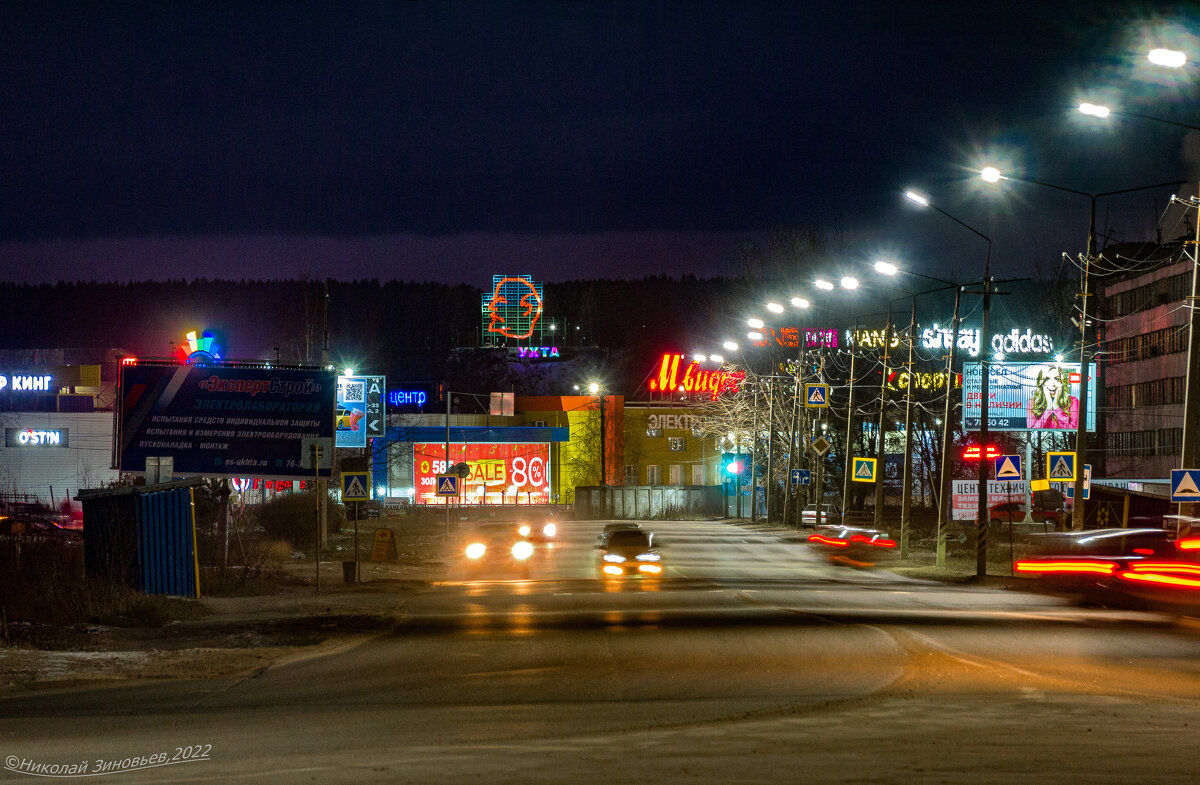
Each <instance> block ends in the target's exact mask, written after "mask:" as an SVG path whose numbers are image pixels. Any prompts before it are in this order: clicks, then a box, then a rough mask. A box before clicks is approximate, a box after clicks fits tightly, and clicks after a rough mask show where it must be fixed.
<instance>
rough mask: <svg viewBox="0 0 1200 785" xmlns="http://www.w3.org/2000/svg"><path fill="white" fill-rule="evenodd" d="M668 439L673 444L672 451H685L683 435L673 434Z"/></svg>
mask: <svg viewBox="0 0 1200 785" xmlns="http://www.w3.org/2000/svg"><path fill="white" fill-rule="evenodd" d="M667 441H668V443H669V444H670V445H671V452H683V450H684V445H683V437H682V436H672V437H670V438H669V439H668V440H667Z"/></svg>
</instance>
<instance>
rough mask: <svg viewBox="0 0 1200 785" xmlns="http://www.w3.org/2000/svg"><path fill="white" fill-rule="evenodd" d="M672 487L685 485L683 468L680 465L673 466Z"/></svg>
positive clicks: (674, 464)
mask: <svg viewBox="0 0 1200 785" xmlns="http://www.w3.org/2000/svg"><path fill="white" fill-rule="evenodd" d="M670 476H671V485H683V467H682V466H680V465H679V464H678V463H673V464H671V475H670Z"/></svg>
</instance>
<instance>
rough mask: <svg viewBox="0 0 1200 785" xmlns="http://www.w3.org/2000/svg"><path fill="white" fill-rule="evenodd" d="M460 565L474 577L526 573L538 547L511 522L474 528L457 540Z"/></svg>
mask: <svg viewBox="0 0 1200 785" xmlns="http://www.w3.org/2000/svg"><path fill="white" fill-rule="evenodd" d="M457 550H458V556H459V565H460V566H461V567H462V568H463V569H464V570H466V571H468V572H469V573H471V574H478V573H481V572H486V573H496V574H503V573H507V572H512V571H514V570H515V571H518V572H521V573H524V572H525V571H526V570H527V568H528V566H529V564H530V562H531V561H532V559H533V556H534V552H535V547H534V545H533V543H532V542H530V541H529V539H528V538H526V537H523V536H522V535H521V534H520V533H519V532H518V531H517V530H516V528H515V527H514V526H513V525H512V524H510V523H504V524H484V525H480V526H475V527H472V528H471V529H469V530H467V531H466V532H464V533H463V534H461V535H460V536H459V538H458V549H457Z"/></svg>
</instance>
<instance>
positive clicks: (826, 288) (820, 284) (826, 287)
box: [813, 278, 833, 292]
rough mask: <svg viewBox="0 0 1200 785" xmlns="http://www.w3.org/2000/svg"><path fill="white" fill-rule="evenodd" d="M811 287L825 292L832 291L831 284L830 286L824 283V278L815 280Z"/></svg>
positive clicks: (827, 282)
mask: <svg viewBox="0 0 1200 785" xmlns="http://www.w3.org/2000/svg"><path fill="white" fill-rule="evenodd" d="M813 286H815V287H817V288H818V289H823V290H824V291H827V292H832V291H833V284H831V283H830V282H829V281H826V280H825V279H824V278H818V279H817V280H815V281H813Z"/></svg>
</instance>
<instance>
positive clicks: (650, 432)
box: [646, 428, 662, 439]
mask: <svg viewBox="0 0 1200 785" xmlns="http://www.w3.org/2000/svg"><path fill="white" fill-rule="evenodd" d="M646 436H648V437H650V438H652V439H653V438H655V437H658V436H662V428H647V429H646Z"/></svg>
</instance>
